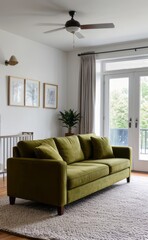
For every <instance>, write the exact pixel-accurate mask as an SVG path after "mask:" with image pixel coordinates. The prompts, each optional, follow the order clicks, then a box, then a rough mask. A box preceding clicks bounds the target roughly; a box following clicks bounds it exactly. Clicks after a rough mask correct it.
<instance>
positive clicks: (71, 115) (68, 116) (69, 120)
mask: <svg viewBox="0 0 148 240" xmlns="http://www.w3.org/2000/svg"><path fill="white" fill-rule="evenodd" d="M80 118H81V117H80V113H77V111H74V110H72V109H69V110H68V111H66V110H64V112H61V111H60V118H59V120H60V121H62V123H63V127H66V128H68V133H66V134H65V135H66V136H70V135H73V133H72V131H71V130H72V128H73V127H76V125H77V124H78V123H79V121H80Z"/></svg>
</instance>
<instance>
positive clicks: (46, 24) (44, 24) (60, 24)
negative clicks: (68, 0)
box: [37, 23, 65, 26]
mask: <svg viewBox="0 0 148 240" xmlns="http://www.w3.org/2000/svg"><path fill="white" fill-rule="evenodd" d="M37 26H65V25H64V24H62V23H38V24H37Z"/></svg>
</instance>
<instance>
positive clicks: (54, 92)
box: [43, 83, 58, 109]
mask: <svg viewBox="0 0 148 240" xmlns="http://www.w3.org/2000/svg"><path fill="white" fill-rule="evenodd" d="M43 91H44V93H43V107H44V108H53V109H56V108H57V107H58V85H54V84H48V83H44V89H43Z"/></svg>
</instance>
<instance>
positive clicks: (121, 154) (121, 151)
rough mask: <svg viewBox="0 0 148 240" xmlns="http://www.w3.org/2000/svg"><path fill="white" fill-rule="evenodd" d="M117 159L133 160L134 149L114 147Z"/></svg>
mask: <svg viewBox="0 0 148 240" xmlns="http://www.w3.org/2000/svg"><path fill="white" fill-rule="evenodd" d="M112 149H113V153H114V156H115V158H128V159H129V160H130V161H131V160H132V148H131V147H128V146H112Z"/></svg>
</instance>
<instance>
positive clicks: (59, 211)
mask: <svg viewBox="0 0 148 240" xmlns="http://www.w3.org/2000/svg"><path fill="white" fill-rule="evenodd" d="M57 210H58V215H63V213H64V207H57Z"/></svg>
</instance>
